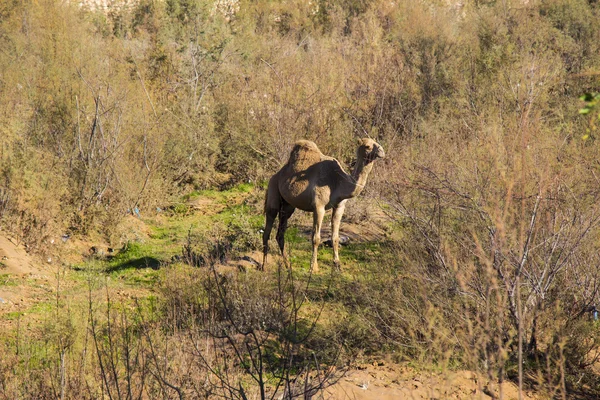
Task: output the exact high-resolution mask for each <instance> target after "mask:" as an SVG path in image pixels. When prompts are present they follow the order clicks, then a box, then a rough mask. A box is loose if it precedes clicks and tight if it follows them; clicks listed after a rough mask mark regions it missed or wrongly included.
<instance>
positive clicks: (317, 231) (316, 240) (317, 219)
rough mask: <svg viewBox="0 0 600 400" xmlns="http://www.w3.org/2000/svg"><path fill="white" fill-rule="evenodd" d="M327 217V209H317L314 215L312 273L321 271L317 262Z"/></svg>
mask: <svg viewBox="0 0 600 400" xmlns="http://www.w3.org/2000/svg"><path fill="white" fill-rule="evenodd" d="M324 216H325V208H317V209H316V210H315V211H314V213H313V232H312V242H313V252H312V259H311V261H310V270H311V272H318V271H319V264H318V262H317V254H318V252H319V244H321V225H322V224H323V217H324Z"/></svg>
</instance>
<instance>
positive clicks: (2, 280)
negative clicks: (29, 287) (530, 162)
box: [0, 274, 18, 287]
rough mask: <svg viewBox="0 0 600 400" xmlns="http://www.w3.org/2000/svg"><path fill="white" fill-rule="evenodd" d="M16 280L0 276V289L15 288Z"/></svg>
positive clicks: (7, 275) (11, 277) (5, 275)
mask: <svg viewBox="0 0 600 400" xmlns="http://www.w3.org/2000/svg"><path fill="white" fill-rule="evenodd" d="M17 285H18V280H17V279H16V278H15V277H14V276H12V275H10V274H0V287H2V286H17Z"/></svg>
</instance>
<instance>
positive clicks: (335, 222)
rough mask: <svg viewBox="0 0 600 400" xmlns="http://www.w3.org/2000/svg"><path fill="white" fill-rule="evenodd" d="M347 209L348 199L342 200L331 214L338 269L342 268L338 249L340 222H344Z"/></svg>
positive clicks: (332, 240)
mask: <svg viewBox="0 0 600 400" xmlns="http://www.w3.org/2000/svg"><path fill="white" fill-rule="evenodd" d="M345 209H346V200H344V201H342V202H340V204H338V205H337V207H335V208H334V209H333V212H332V215H331V244H332V246H333V266H334V267H335V268H336V269H340V255H339V253H338V249H339V247H340V223H341V222H342V215H344V210H345Z"/></svg>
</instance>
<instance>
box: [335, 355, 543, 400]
mask: <svg viewBox="0 0 600 400" xmlns="http://www.w3.org/2000/svg"><path fill="white" fill-rule="evenodd" d="M382 364H383V363H379V364H378V363H375V364H374V365H365V366H360V367H357V368H356V369H353V370H351V371H349V372H348V373H347V374H346V375H345V376H344V377H342V378H341V379H340V380H339V381H338V382H337V383H336V384H335V385H333V386H331V387H330V388H328V389H327V391H326V393H325V398H330V399H336V400H337V399H339V400H345V399H353V400H371V399H379V400H392V399H394V400H397V399H407V400H409V399H410V400H413V399H414V400H420V399H427V400H430V399H453V400H454V399H481V400H487V399H493V398H499V387H498V385H497V384H496V385H494V384H490V382H488V381H487V380H485V379H481V378H480V377H478V376H477V375H476V374H474V373H472V372H469V371H456V372H455V371H447V372H435V373H424V372H417V371H416V370H414V369H412V368H410V367H408V366H402V365H396V364H383V365H382ZM492 395H493V396H492ZM502 398H503V399H505V400H512V399H518V389H517V387H516V385H515V384H514V383H512V382H505V383H504V384H503V385H502ZM523 399H525V400H533V399H537V397H535V396H534V395H532V394H530V393H524V394H523Z"/></svg>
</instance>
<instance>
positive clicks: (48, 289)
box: [0, 234, 55, 324]
mask: <svg viewBox="0 0 600 400" xmlns="http://www.w3.org/2000/svg"><path fill="white" fill-rule="evenodd" d="M54 281H55V279H54V274H53V272H52V270H51V268H49V267H48V266H44V265H43V262H42V260H38V259H35V258H33V257H31V256H30V255H29V254H27V252H26V251H25V249H24V248H23V247H22V246H19V245H17V243H16V242H15V241H14V240H11V239H9V238H8V237H6V236H4V235H2V234H0V316H1V315H4V314H7V313H11V312H19V311H24V310H26V309H28V308H29V307H30V306H32V305H33V304H35V303H36V302H38V301H41V300H44V299H47V298H48V296H49V295H50V294H51V293H52V291H53V290H54V289H53V287H54ZM8 324H10V321H8Z"/></svg>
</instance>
